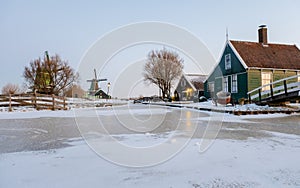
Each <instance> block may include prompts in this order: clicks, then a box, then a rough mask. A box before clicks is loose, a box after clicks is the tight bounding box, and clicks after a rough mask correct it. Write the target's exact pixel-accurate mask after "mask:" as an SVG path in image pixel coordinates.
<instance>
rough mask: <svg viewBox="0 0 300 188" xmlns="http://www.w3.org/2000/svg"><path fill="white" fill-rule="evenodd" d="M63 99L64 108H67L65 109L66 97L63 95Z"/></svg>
mask: <svg viewBox="0 0 300 188" xmlns="http://www.w3.org/2000/svg"><path fill="white" fill-rule="evenodd" d="M63 99H64V110H67V109H66V97H63Z"/></svg>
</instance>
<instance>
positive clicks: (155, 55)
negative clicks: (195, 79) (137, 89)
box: [143, 48, 183, 98]
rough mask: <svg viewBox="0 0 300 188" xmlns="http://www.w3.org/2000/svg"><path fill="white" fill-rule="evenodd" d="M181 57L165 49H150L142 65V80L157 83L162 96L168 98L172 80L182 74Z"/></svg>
mask: <svg viewBox="0 0 300 188" xmlns="http://www.w3.org/2000/svg"><path fill="white" fill-rule="evenodd" d="M182 69H183V59H181V58H180V57H179V55H178V54H177V53H176V52H172V51H169V50H167V49H165V48H164V49H162V50H159V51H158V50H152V51H151V52H150V53H149V54H148V58H147V62H146V64H145V67H144V74H143V75H144V81H146V82H148V83H153V84H155V85H157V86H158V87H159V88H160V90H161V92H162V97H163V98H170V96H171V87H172V86H173V82H174V81H175V80H176V79H177V78H179V77H180V76H181V74H182Z"/></svg>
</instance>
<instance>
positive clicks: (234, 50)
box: [228, 40, 248, 69]
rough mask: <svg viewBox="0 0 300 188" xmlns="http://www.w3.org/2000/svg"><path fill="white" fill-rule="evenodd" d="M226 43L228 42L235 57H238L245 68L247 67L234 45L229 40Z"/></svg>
mask: <svg viewBox="0 0 300 188" xmlns="http://www.w3.org/2000/svg"><path fill="white" fill-rule="evenodd" d="M228 44H229V46H230V48H231V49H232V51H233V53H234V54H235V55H236V57H237V58H238V59H239V61H240V62H241V64H242V65H243V67H244V68H245V69H248V66H247V64H246V63H245V61H244V60H243V58H242V57H241V56H240V54H239V53H238V51H237V50H236V49H235V47H234V46H233V44H232V43H231V42H230V40H229V41H228Z"/></svg>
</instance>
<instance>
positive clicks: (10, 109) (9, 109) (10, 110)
mask: <svg viewBox="0 0 300 188" xmlns="http://www.w3.org/2000/svg"><path fill="white" fill-rule="evenodd" d="M8 111H9V112H12V108H11V94H9V108H8Z"/></svg>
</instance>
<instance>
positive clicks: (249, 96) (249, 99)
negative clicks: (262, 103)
mask: <svg viewBox="0 0 300 188" xmlns="http://www.w3.org/2000/svg"><path fill="white" fill-rule="evenodd" d="M248 101H249V104H251V103H252V101H251V94H250V93H249V94H248Z"/></svg>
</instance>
